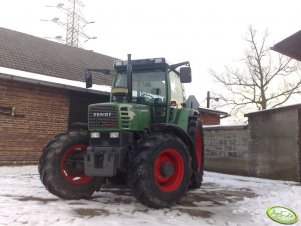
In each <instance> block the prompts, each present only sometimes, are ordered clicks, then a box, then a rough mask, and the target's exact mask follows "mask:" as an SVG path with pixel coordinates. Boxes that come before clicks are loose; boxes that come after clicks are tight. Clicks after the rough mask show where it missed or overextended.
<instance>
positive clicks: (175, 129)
mask: <svg viewBox="0 0 301 226" xmlns="http://www.w3.org/2000/svg"><path fill="white" fill-rule="evenodd" d="M150 130H151V131H155V132H163V133H172V134H174V135H176V136H177V137H179V139H181V140H183V142H184V143H185V144H186V145H187V147H188V148H189V154H190V157H191V159H192V161H191V162H192V164H191V165H192V170H193V171H197V170H198V163H197V156H196V153H195V150H194V145H193V142H192V140H191V138H190V136H189V135H188V133H187V132H186V131H185V130H183V129H182V128H181V127H179V126H177V125H174V124H170V123H155V124H153V125H151V127H150Z"/></svg>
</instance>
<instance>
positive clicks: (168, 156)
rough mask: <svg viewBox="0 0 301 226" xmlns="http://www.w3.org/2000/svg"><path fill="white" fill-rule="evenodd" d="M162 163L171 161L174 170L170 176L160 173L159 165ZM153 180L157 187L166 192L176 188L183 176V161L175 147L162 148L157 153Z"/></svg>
mask: <svg viewBox="0 0 301 226" xmlns="http://www.w3.org/2000/svg"><path fill="white" fill-rule="evenodd" d="M164 163H171V164H172V165H173V168H174V172H173V174H172V175H171V176H165V175H163V174H162V173H161V167H162V164H164ZM154 171H155V172H154V174H155V181H156V184H157V185H158V186H159V188H160V189H161V190H163V191H166V192H171V191H174V190H176V189H177V188H178V187H179V186H180V184H181V182H182V180H183V177H184V161H183V158H182V156H181V155H180V154H179V152H178V151H177V150H175V149H172V148H168V149H164V150H162V151H161V152H160V154H159V155H158V157H157V159H156V162H155V170H154Z"/></svg>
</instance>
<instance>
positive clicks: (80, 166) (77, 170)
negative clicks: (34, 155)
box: [39, 130, 104, 199]
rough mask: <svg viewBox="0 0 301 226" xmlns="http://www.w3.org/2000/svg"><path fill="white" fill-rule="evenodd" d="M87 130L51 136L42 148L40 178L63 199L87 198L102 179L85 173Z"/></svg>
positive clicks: (50, 190)
mask: <svg viewBox="0 0 301 226" xmlns="http://www.w3.org/2000/svg"><path fill="white" fill-rule="evenodd" d="M87 145H88V133H87V131H82V130H80V131H70V132H68V133H65V134H61V135H59V136H57V137H55V139H54V140H52V141H51V142H50V143H49V144H47V145H46V147H45V148H44V150H43V153H42V155H41V158H40V161H39V173H40V178H41V181H42V183H43V184H44V186H45V187H46V189H47V190H48V191H49V192H51V193H52V194H54V195H56V196H58V197H61V198H64V199H81V198H89V197H90V196H91V195H92V193H93V192H94V191H97V190H99V188H100V186H101V185H102V184H103V182H104V179H103V178H100V177H92V176H88V175H86V174H85V170H84V155H85V153H86V151H87Z"/></svg>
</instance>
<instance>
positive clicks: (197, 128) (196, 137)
mask: <svg viewBox="0 0 301 226" xmlns="http://www.w3.org/2000/svg"><path fill="white" fill-rule="evenodd" d="M188 134H189V136H190V137H191V139H192V141H193V144H194V148H195V153H196V157H197V163H198V169H197V171H195V172H193V173H192V174H191V181H190V185H189V188H190V189H197V188H200V187H201V185H202V181H203V174H204V136H203V126H202V124H201V122H199V121H197V120H196V119H192V120H190V121H189V124H188Z"/></svg>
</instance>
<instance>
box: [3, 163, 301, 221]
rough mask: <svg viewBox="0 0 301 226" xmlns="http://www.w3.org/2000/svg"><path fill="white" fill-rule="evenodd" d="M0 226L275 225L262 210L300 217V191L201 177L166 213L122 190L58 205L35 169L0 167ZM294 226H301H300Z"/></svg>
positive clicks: (294, 186) (289, 185) (285, 184)
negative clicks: (275, 209) (288, 212)
mask: <svg viewBox="0 0 301 226" xmlns="http://www.w3.org/2000/svg"><path fill="white" fill-rule="evenodd" d="M0 177H1V185H0V225H1V226H2V225H13V226H18V225H59V226H64V225H78V226H79V225H80V226H85V225H87V226H93V225H98V226H101V225H106V226H115V225H131V226H138V225H146V226H148V225H158V226H163V225H164V226H167V225H172V226H185V225H189V226H200V225H221V226H224V225H228V226H229V225H230V226H231V225H233V226H234V225H236V226H238V225H271V226H273V225H279V224H277V223H276V222H273V221H272V220H270V219H269V218H268V217H267V215H266V210H267V209H268V207H270V206H275V205H280V206H285V207H288V208H290V209H292V210H294V211H295V212H296V213H297V214H298V215H299V217H300V216H301V201H300V200H301V186H300V184H299V183H295V182H289V181H276V180H267V179H258V178H251V177H241V176H233V175H226V174H218V173H212V172H205V176H204V184H203V186H202V187H201V188H200V189H198V190H194V191H189V192H188V193H187V195H186V196H185V197H183V198H182V199H181V201H180V203H179V204H177V205H176V206H174V207H172V208H170V209H158V210H157V209H151V208H148V207H145V206H143V205H142V204H140V203H139V202H137V201H136V200H135V199H134V198H133V197H132V196H131V194H130V190H128V189H127V188H125V187H118V188H116V187H113V186H111V185H107V186H105V187H104V188H102V189H101V191H100V192H97V193H95V194H94V195H93V197H92V199H90V200H62V199H59V198H57V197H56V196H53V195H52V194H50V193H49V192H48V191H47V190H46V189H45V188H44V186H43V185H42V183H41V182H40V179H39V175H38V170H37V166H22V167H0ZM295 225H301V224H300V221H299V222H298V223H297V224H295Z"/></svg>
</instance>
